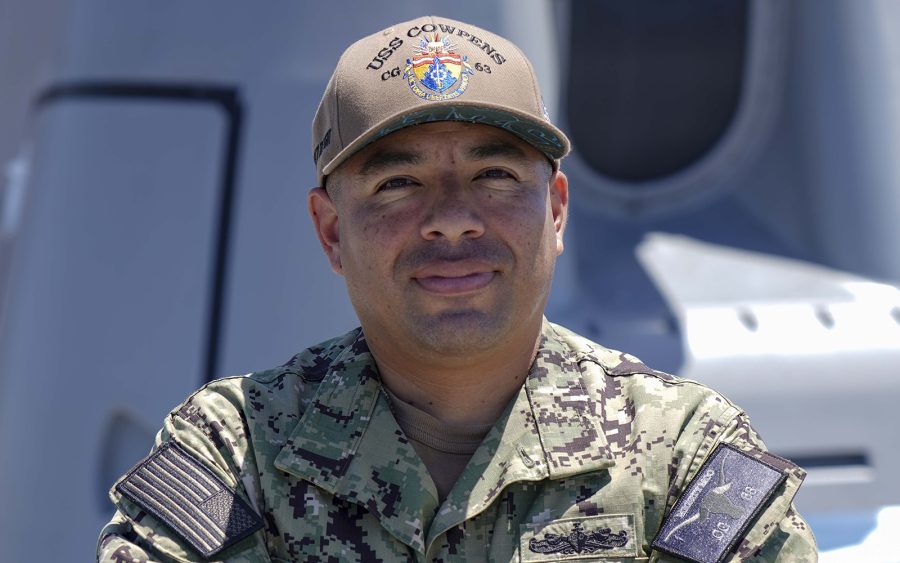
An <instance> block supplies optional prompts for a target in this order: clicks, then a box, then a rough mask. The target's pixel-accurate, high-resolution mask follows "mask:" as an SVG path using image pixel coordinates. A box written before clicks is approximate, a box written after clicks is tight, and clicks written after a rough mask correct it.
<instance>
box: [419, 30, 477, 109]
mask: <svg viewBox="0 0 900 563" xmlns="http://www.w3.org/2000/svg"><path fill="white" fill-rule="evenodd" d="M414 49H415V51H416V54H415V55H414V56H413V57H412V58H411V59H406V69H405V70H404V72H403V77H404V78H406V82H407V83H408V84H409V87H410V89H411V90H412V91H413V92H415V94H416V95H417V96H419V97H420V98H424V99H426V100H438V101H439V100H451V99H453V98H455V97H457V96H459V95H460V94H462V93H463V92H465V90H466V87H467V86H468V85H469V76H470V75H473V74H475V71H474V70H472V67H471V66H469V63H468V57H465V56H462V55H459V54H458V53H455V52H453V45H452V44H451V43H450V36H449V35H447V36H444V37H441V36H440V35H439V34H437V33H435V34H431V35H428V34H426V35H425V36H424V37H423V38H422V39H421V40H420V41H419V45H418V46H417V47H414Z"/></svg>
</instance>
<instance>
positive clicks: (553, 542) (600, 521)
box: [519, 514, 637, 563]
mask: <svg viewBox="0 0 900 563" xmlns="http://www.w3.org/2000/svg"><path fill="white" fill-rule="evenodd" d="M520 542H521V545H520V547H519V551H520V553H521V558H522V561H523V563H531V562H538V561H541V562H543V561H558V560H559V559H560V558H564V559H591V560H594V559H596V558H597V557H598V556H600V557H634V556H635V555H637V543H636V538H635V520H634V515H633V514H601V515H598V516H589V517H583V518H567V519H563V520H552V521H550V522H546V523H543V524H530V525H525V526H523V531H522V534H521V539H520Z"/></svg>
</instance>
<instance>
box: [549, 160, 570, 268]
mask: <svg viewBox="0 0 900 563" xmlns="http://www.w3.org/2000/svg"><path fill="white" fill-rule="evenodd" d="M550 211H551V213H552V214H553V227H554V228H555V229H556V254H557V256H558V255H560V254H562V251H563V234H564V233H565V231H566V222H567V221H568V219H569V179H568V178H566V175H565V174H563V172H562V170H557V171H556V172H554V173H553V175H552V176H550Z"/></svg>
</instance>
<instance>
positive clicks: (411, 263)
mask: <svg viewBox="0 0 900 563" xmlns="http://www.w3.org/2000/svg"><path fill="white" fill-rule="evenodd" d="M463 260H472V261H477V262H484V263H486V264H491V265H504V264H508V263H509V262H510V261H511V260H512V254H511V253H510V251H509V249H508V248H507V247H506V246H505V245H503V244H501V243H499V242H497V241H490V240H481V239H480V238H479V239H469V240H465V241H462V242H459V243H455V244H448V243H444V242H438V243H428V244H426V245H423V246H420V247H418V248H415V249H413V250H411V251H410V252H409V253H407V254H404V255H403V256H402V257H401V258H400V259H399V260H398V262H397V265H398V266H399V267H400V270H401V271H414V270H418V269H419V268H423V267H425V266H427V265H429V264H433V263H435V262H461V261H463Z"/></svg>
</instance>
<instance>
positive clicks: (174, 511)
mask: <svg viewBox="0 0 900 563" xmlns="http://www.w3.org/2000/svg"><path fill="white" fill-rule="evenodd" d="M116 490H118V491H119V492H120V493H121V494H122V495H124V496H126V497H128V498H129V499H131V500H132V501H134V502H135V503H137V504H138V505H139V506H140V507H141V508H143V509H144V510H146V511H147V512H149V513H150V514H152V515H153V516H155V517H156V518H158V519H159V520H160V521H162V522H164V523H165V524H166V525H167V526H169V527H170V528H171V529H172V531H174V532H175V533H176V534H178V536H179V537H181V538H183V539H184V540H185V541H187V542H188V543H189V544H190V545H191V546H192V547H193V548H194V549H196V550H197V552H199V553H200V554H201V555H203V556H204V557H210V556H212V555H215V554H216V553H219V552H220V551H222V550H223V549H225V548H226V547H228V546H230V545H232V544H233V543H235V542H237V541H240V540H242V539H244V538H245V537H247V536H248V535H250V534H252V533H253V532H255V531H257V530H259V529H260V528H261V527H262V519H260V517H259V516H258V515H257V514H256V512H254V511H253V509H252V508H251V507H250V506H249V505H248V504H247V502H246V501H244V499H242V498H241V497H239V496H237V495H236V494H235V493H234V491H232V490H231V489H229V488H228V486H226V485H225V483H223V482H222V480H221V479H219V478H218V477H217V476H216V475H215V474H214V473H213V472H212V471H210V470H209V469H207V468H206V467H205V466H204V465H203V464H201V463H200V462H199V461H197V460H196V459H194V457H193V456H191V455H190V454H189V453H187V452H186V451H185V450H184V449H183V448H182V447H181V446H179V445H178V444H176V443H175V442H167V443H165V444H163V445H162V446H160V447H159V449H158V450H156V451H155V452H153V453H152V454H151V455H150V456H148V457H147V458H146V459H144V461H142V462H141V463H140V464H138V465H137V466H136V467H135V468H134V469H132V470H131V472H130V473H129V474H128V475H127V476H126V477H125V479H123V480H122V481H121V482H120V483H119V484H118V485H116Z"/></svg>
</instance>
